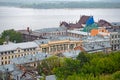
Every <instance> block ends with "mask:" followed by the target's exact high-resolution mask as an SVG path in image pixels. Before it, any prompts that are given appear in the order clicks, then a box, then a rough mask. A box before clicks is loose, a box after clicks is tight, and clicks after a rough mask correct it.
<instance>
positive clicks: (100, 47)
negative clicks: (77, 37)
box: [75, 36, 111, 53]
mask: <svg viewBox="0 0 120 80" xmlns="http://www.w3.org/2000/svg"><path fill="white" fill-rule="evenodd" d="M75 50H80V51H85V52H88V53H92V52H105V53H108V52H110V51H111V45H110V39H109V37H107V36H104V37H102V36H95V37H86V38H84V39H83V43H82V46H78V47H76V48H75Z"/></svg>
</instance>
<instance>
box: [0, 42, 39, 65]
mask: <svg viewBox="0 0 120 80" xmlns="http://www.w3.org/2000/svg"><path fill="white" fill-rule="evenodd" d="M38 47H39V46H38V45H37V44H36V43H34V42H24V43H11V44H7V45H0V65H5V64H10V60H11V59H13V58H18V57H21V56H25V55H29V54H35V53H36V52H38V50H39V49H38Z"/></svg>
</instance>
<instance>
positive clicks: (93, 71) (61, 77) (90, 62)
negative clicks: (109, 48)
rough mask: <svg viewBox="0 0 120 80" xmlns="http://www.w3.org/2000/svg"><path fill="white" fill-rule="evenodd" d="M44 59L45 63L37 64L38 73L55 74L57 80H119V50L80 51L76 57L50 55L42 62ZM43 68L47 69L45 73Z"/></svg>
mask: <svg viewBox="0 0 120 80" xmlns="http://www.w3.org/2000/svg"><path fill="white" fill-rule="evenodd" d="M46 61H47V64H40V65H39V66H38V69H39V73H40V74H42V73H44V74H45V75H50V74H55V75H56V76H57V80H120V51H117V52H111V53H110V54H105V53H102V52H100V53H90V54H87V53H84V52H81V53H80V54H79V55H78V57H77V58H76V59H72V58H59V57H51V58H48V59H46V60H44V61H43V62H42V63H45V62H46ZM43 65H44V67H42V68H41V66H43ZM50 66H51V67H50ZM46 67H47V68H46ZM44 68H46V69H44ZM45 70H48V71H47V72H46V73H45V72H44V71H45Z"/></svg>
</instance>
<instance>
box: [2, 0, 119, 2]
mask: <svg viewBox="0 0 120 80" xmlns="http://www.w3.org/2000/svg"><path fill="white" fill-rule="evenodd" d="M0 1H16V0H0ZM18 1H25V0H18ZM27 1H102V2H103V1H104V2H120V0H27Z"/></svg>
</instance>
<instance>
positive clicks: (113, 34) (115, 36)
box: [109, 29, 120, 51]
mask: <svg viewBox="0 0 120 80" xmlns="http://www.w3.org/2000/svg"><path fill="white" fill-rule="evenodd" d="M109 32H110V42H111V46H112V50H113V51H116V50H120V29H117V30H115V29H109Z"/></svg>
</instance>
